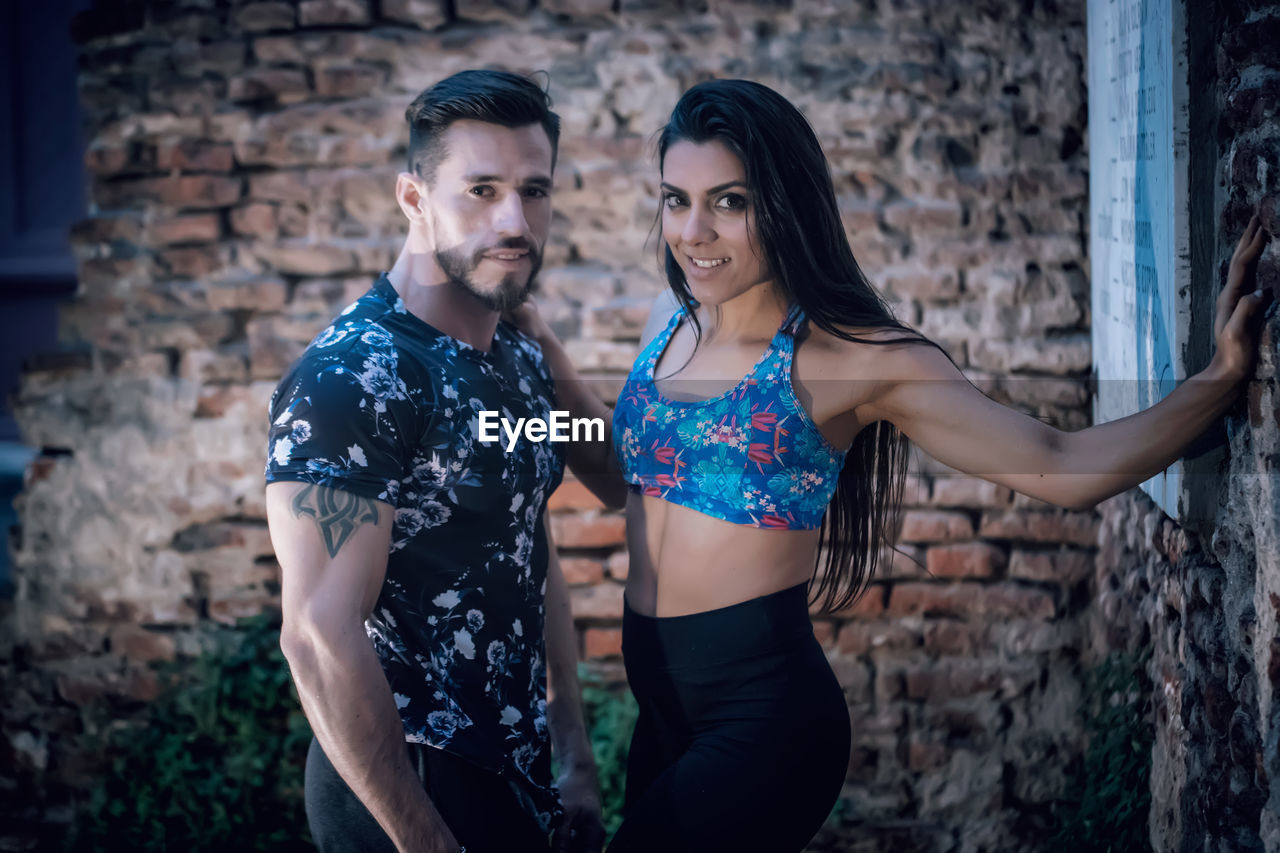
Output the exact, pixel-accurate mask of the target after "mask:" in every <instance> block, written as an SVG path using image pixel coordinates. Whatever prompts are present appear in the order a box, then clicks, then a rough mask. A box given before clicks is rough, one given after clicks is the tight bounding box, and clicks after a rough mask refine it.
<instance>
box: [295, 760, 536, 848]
mask: <svg viewBox="0 0 1280 853" xmlns="http://www.w3.org/2000/svg"><path fill="white" fill-rule="evenodd" d="M405 746H406V748H407V749H408V750H409V755H410V759H411V760H412V762H413V765H414V768H415V769H416V770H417V773H418V778H419V779H421V780H422V783H423V787H425V788H426V790H427V794H428V795H429V796H430V797H431V802H432V804H433V805H435V807H436V810H437V811H439V812H440V816H441V817H443V818H444V822H445V824H447V825H448V827H449V829H450V830H452V831H453V835H454V837H455V838H457V839H458V843H459V844H461V845H462V846H463V847H465V848H466V851H467V853H515V851H520V853H524V851H541V853H546V851H547V849H548V847H549V843H548V839H547V836H546V835H545V834H544V833H543V832H542V831H541V830H540V829H539V828H538V825H537V822H536V821H535V820H534V819H533V817H532V816H531V815H530V814H529V813H528V812H526V811H524V810H523V809H521V808H520V805H519V800H518V798H517V797H516V795H515V794H514V793H513V791H512V789H511V786H510V784H509V783H508V782H507V781H506V780H505V779H502V778H501V777H499V776H496V775H494V774H493V773H489V772H487V771H484V770H481V769H480V768H479V767H477V766H475V765H474V764H471V763H470V762H468V761H465V760H463V759H461V758H458V757H457V756H455V755H451V754H450V753H447V752H444V751H442V750H439V749H435V748H433V747H430V746H425V745H423V744H416V743H410V744H405ZM305 794H306V806H307V823H308V824H309V825H310V827H311V837H312V839H313V840H314V841H315V844H316V848H317V849H318V850H319V851H320V853H396V846H395V845H394V844H392V843H391V839H390V838H388V837H387V834H386V833H385V832H383V831H382V827H381V826H379V825H378V822H377V821H376V820H374V818H373V815H371V814H370V813H369V810H368V809H367V808H365V806H364V804H363V803H361V802H360V800H359V799H358V798H357V797H356V795H355V794H354V793H353V792H352V791H351V789H350V788H348V787H347V783H346V782H345V781H343V779H342V777H341V776H339V775H338V771H337V770H336V769H334V766H333V764H331V763H330V762H329V757H328V756H327V755H325V754H324V750H322V749H321V748H320V743H319V741H317V740H315V739H314V738H313V739H312V741H311V748H310V750H309V751H308V752H307V770H306V784H305Z"/></svg>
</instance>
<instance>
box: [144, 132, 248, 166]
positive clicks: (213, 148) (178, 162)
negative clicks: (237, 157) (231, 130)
mask: <svg viewBox="0 0 1280 853" xmlns="http://www.w3.org/2000/svg"><path fill="white" fill-rule="evenodd" d="M233 165H234V157H233V149H232V147H231V143H229V142H211V141H209V140H206V139H183V140H181V141H177V142H168V143H164V144H161V145H160V146H159V147H157V149H156V168H159V169H163V170H166V171H168V170H169V169H184V170H188V171H193V172H229V171H231V167H232V166H233Z"/></svg>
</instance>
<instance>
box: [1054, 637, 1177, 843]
mask: <svg viewBox="0 0 1280 853" xmlns="http://www.w3.org/2000/svg"><path fill="white" fill-rule="evenodd" d="M1150 695H1151V683H1150V680H1149V679H1148V678H1147V676H1146V661H1145V658H1143V657H1141V656H1137V655H1131V654H1114V655H1111V656H1110V657H1108V658H1107V659H1106V660H1104V661H1103V662H1102V663H1101V664H1100V665H1099V666H1098V667H1097V668H1095V669H1094V670H1093V671H1091V672H1090V673H1089V674H1088V677H1087V678H1086V681H1085V714H1086V716H1085V731H1086V734H1087V736H1088V746H1087V748H1086V750H1085V755H1084V761H1083V765H1082V768H1081V771H1080V773H1079V774H1078V776H1077V777H1076V779H1075V780H1074V784H1073V786H1072V797H1071V799H1070V800H1069V801H1068V804H1067V805H1066V806H1065V807H1063V808H1062V809H1059V810H1058V814H1057V817H1058V831H1057V834H1056V835H1055V836H1054V838H1053V839H1052V842H1051V845H1050V847H1051V849H1054V850H1068V849H1070V850H1077V851H1087V853H1093V852H1094V851H1097V853H1135V851H1146V850H1150V849H1151V842H1150V839H1149V837H1148V831H1147V815H1148V812H1149V811H1150V809H1151V785H1150V777H1151V745H1152V741H1153V738H1154V731H1153V727H1152V720H1151V704H1150V699H1149V697H1150Z"/></svg>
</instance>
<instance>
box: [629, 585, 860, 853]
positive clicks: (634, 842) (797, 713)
mask: <svg viewBox="0 0 1280 853" xmlns="http://www.w3.org/2000/svg"><path fill="white" fill-rule="evenodd" d="M622 646H623V658H624V660H625V662H626V669H627V678H628V680H629V681H630V683H631V690H632V692H633V693H635V695H636V699H637V700H638V702H639V705H640V716H639V719H638V720H637V722H636V730H635V735H634V736H633V737H632V740H631V752H630V756H629V758H628V764H627V791H626V807H625V812H624V814H625V820H624V821H623V824H622V827H621V828H620V829H619V830H618V833H617V835H616V836H615V837H614V839H613V843H612V844H610V846H609V853H653V851H663V853H677V851H686V850H687V851H708V850H732V851H734V853H752V851H758V853H795V851H799V850H801V849H803V848H804V846H805V845H806V844H807V843H808V842H809V840H810V839H812V838H813V836H814V834H815V833H816V832H817V831H818V829H819V828H820V827H821V826H822V823H823V821H824V820H825V819H826V817H827V815H828V814H830V812H831V807H832V806H833V805H834V804H835V801H836V799H837V797H838V796H839V793H840V786H841V784H842V783H843V781H844V776H845V770H846V768H847V767H848V763H849V712H848V709H847V707H846V705H845V701H844V694H843V692H842V691H841V689H840V685H839V683H838V682H837V681H836V678H835V675H834V674H833V673H832V671H831V666H830V665H829V664H828V663H827V659H826V657H825V656H824V655H823V652H822V647H821V646H819V644H818V642H817V640H816V639H814V636H813V628H812V625H811V624H810V622H809V613H808V607H807V604H806V591H805V587H804V585H800V586H795V587H792V588H790V589H785V590H782V591H781V592H776V593H773V594H772V595H767V596H763V597H761V598H755V599H752V600H750V601H744V602H742V603H741V604H735V605H732V606H730V607H723V608H720V609H717V610H711V611H707V612H704V613H695V614H692V615H689V616H675V617H663V618H654V617H650V616H642V615H640V614H638V613H636V612H635V611H633V610H632V609H631V608H630V607H629V606H628V607H626V609H625V612H624V615H623V623H622Z"/></svg>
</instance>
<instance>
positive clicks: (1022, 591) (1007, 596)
mask: <svg viewBox="0 0 1280 853" xmlns="http://www.w3.org/2000/svg"><path fill="white" fill-rule="evenodd" d="M979 606H980V608H981V612H982V613H983V614H985V615H988V616H994V617H997V618H1002V619H1046V620H1047V619H1052V618H1054V616H1055V615H1057V611H1058V607H1057V602H1056V599H1055V597H1054V595H1053V593H1050V592H1047V591H1045V590H1041V589H1032V588H1031V587H1024V586H1011V585H1008V584H998V585H996V586H988V587H984V588H983V590H982V594H981V596H980V597H979Z"/></svg>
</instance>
